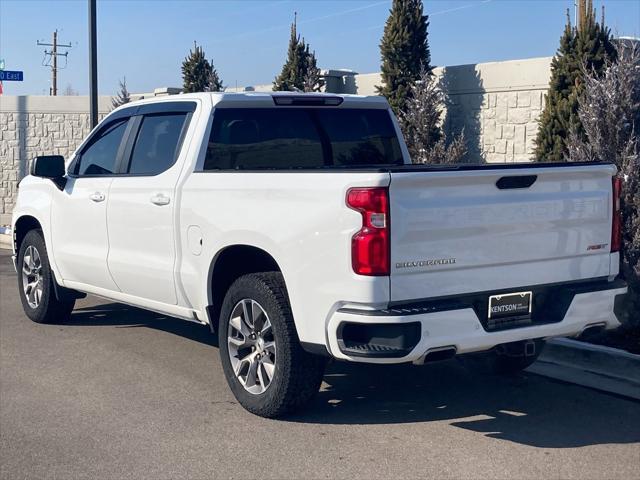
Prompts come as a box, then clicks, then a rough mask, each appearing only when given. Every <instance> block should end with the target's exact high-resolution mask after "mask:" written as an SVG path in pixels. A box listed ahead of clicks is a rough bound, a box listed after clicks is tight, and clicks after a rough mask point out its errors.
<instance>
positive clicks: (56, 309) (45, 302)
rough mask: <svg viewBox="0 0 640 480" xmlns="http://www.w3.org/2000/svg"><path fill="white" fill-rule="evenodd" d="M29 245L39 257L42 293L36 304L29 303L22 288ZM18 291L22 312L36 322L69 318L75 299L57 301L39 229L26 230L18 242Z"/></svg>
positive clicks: (57, 321)
mask: <svg viewBox="0 0 640 480" xmlns="http://www.w3.org/2000/svg"><path fill="white" fill-rule="evenodd" d="M29 247H32V248H35V250H37V252H38V255H39V258H40V269H39V271H40V282H41V286H42V295H41V296H40V299H39V303H38V304H37V306H35V307H34V306H32V305H30V304H29V300H28V299H27V295H26V293H25V291H24V288H23V276H24V275H25V273H24V272H23V264H24V256H25V252H26V251H27V249H28V248H29ZM17 267H18V268H17V270H18V291H19V294H20V300H21V302H22V308H23V309H24V313H25V314H26V315H27V317H29V318H30V319H31V320H33V321H34V322H36V323H62V322H64V321H66V320H68V319H69V316H70V315H71V311H72V310H73V306H74V304H75V299H70V300H65V301H59V300H58V299H57V298H56V294H55V290H54V285H53V282H55V279H54V276H53V273H52V272H51V267H50V265H49V257H48V256H47V247H46V246H45V243H44V237H43V236H42V231H41V230H31V231H29V232H27V234H26V236H25V237H24V240H23V241H22V243H21V244H20V250H19V252H18V262H17Z"/></svg>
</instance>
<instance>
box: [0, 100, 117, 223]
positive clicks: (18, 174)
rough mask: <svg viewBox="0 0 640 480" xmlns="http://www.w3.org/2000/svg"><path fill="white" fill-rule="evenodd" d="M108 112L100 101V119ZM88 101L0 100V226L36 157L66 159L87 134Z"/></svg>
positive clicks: (8, 219) (106, 104)
mask: <svg viewBox="0 0 640 480" xmlns="http://www.w3.org/2000/svg"><path fill="white" fill-rule="evenodd" d="M110 109H111V97H106V96H105V97H101V98H100V99H99V103H98V110H99V118H102V117H104V115H106V114H107V113H108V112H109V110H110ZM89 131H90V128H89V99H88V97H66V96H59V97H48V96H46V97H45V96H17V97H12V96H0V171H1V172H2V173H1V175H0V225H6V224H9V223H10V222H11V211H12V210H13V205H14V203H15V197H16V194H17V183H18V181H19V180H20V179H21V178H22V177H23V176H24V175H25V173H26V171H27V169H28V163H29V161H30V160H31V159H32V158H33V157H35V156H37V155H63V156H65V157H66V158H68V157H69V156H70V155H71V154H72V153H73V151H74V150H75V149H76V148H77V147H78V146H79V145H80V143H81V142H82V140H83V139H84V137H85V136H86V135H87V134H88V133H89Z"/></svg>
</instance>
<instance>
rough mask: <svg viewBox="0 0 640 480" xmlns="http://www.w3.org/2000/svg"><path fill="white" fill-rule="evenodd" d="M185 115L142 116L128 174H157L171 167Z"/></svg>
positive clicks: (176, 152) (178, 146)
mask: <svg viewBox="0 0 640 480" xmlns="http://www.w3.org/2000/svg"><path fill="white" fill-rule="evenodd" d="M186 118H187V113H184V112H180V113H169V114H158V115H145V116H144V118H143V119H142V123H141V125H140V129H139V130H138V136H137V138H136V142H135V146H134V147H133V152H132V153H131V161H130V163H129V173H130V174H135V175H157V174H158V173H162V172H164V171H165V170H167V169H168V168H169V167H171V166H172V165H173V164H174V162H175V161H176V158H177V156H178V152H179V150H180V140H181V138H182V130H183V127H184V124H185V120H186Z"/></svg>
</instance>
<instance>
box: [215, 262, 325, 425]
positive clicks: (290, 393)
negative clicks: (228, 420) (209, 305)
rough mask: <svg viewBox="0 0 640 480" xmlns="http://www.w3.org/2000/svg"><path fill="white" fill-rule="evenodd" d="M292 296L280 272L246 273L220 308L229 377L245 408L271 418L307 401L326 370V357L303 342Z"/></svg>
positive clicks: (221, 337) (221, 339)
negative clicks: (303, 344)
mask: <svg viewBox="0 0 640 480" xmlns="http://www.w3.org/2000/svg"><path fill="white" fill-rule="evenodd" d="M287 298H288V297H287V292H286V287H285V284H284V279H283V278H282V274H281V273H279V272H267V273H254V274H249V275H244V276H242V277H240V278H239V279H238V280H236V281H235V282H234V283H233V284H232V285H231V287H230V288H229V290H228V292H227V294H226V296H225V299H224V302H223V305H222V311H221V313H220V328H219V329H218V336H219V345H220V356H221V361H222V367H223V369H224V373H225V377H226V379H227V383H228V384H229V387H230V388H231V391H232V392H233V394H234V396H235V397H236V399H237V400H238V402H240V404H241V405H242V406H243V407H244V408H245V409H247V410H248V411H250V412H251V413H254V414H256V415H260V416H262V417H267V418H273V417H277V416H280V415H283V414H285V413H289V412H291V411H293V410H296V409H298V408H300V407H302V406H304V405H305V404H306V403H308V402H309V401H310V400H311V398H312V397H313V396H314V395H315V394H316V392H317V391H318V389H319V388H320V384H321V382H322V376H323V374H324V367H325V360H324V358H322V357H319V356H316V355H312V354H310V353H307V352H306V351H304V350H303V349H302V347H301V346H300V340H299V339H298V335H297V332H296V329H295V325H294V322H293V315H292V314H291V308H290V306H289V301H288V299H287Z"/></svg>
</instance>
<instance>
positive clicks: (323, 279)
mask: <svg viewBox="0 0 640 480" xmlns="http://www.w3.org/2000/svg"><path fill="white" fill-rule="evenodd" d="M388 183H389V174H388V173H376V172H367V173H356V172H273V171H272V172H204V173H194V174H192V175H191V176H190V177H189V178H188V179H187V180H186V181H185V184H184V186H183V187H182V188H183V189H182V200H181V211H180V222H181V229H180V231H181V240H180V243H181V244H182V245H183V246H184V248H183V250H184V255H183V256H182V259H181V264H180V266H179V269H180V271H181V278H182V284H183V287H184V289H185V292H186V294H187V297H188V298H190V299H194V300H195V302H196V303H197V304H198V305H194V307H197V309H199V310H204V307H205V306H206V305H208V304H211V301H212V295H215V294H216V292H210V291H208V290H207V285H208V284H209V279H208V275H209V268H210V266H211V264H212V261H213V260H214V259H215V257H216V255H217V254H218V253H219V252H220V251H222V250H223V249H224V248H226V247H228V246H232V245H251V246H254V247H257V248H260V249H262V250H264V251H266V252H267V253H269V254H270V255H271V256H272V257H273V258H274V259H275V260H276V262H277V263H278V265H279V266H280V268H281V270H282V273H283V275H284V279H285V282H286V284H287V290H288V293H289V299H290V302H291V307H292V311H293V314H294V317H295V321H296V327H297V330H298V335H299V336H300V339H301V340H302V341H306V342H312V343H322V344H324V343H325V324H326V322H327V321H328V318H329V317H330V315H331V314H332V313H333V312H334V311H335V310H336V309H338V308H340V307H341V306H343V305H344V304H345V303H350V304H351V303H353V304H358V303H363V304H371V303H377V304H380V305H384V304H386V303H387V302H388V301H389V278H388V277H363V276H358V275H356V274H355V273H354V272H353V270H352V267H351V237H352V236H353V235H354V233H355V232H357V231H358V230H359V229H360V227H361V222H362V218H361V215H360V214H359V213H358V212H356V211H354V210H351V209H349V208H348V207H347V206H346V204H345V196H346V192H347V190H348V189H349V188H351V187H356V186H386V185H388ZM193 226H196V227H198V228H199V229H200V230H201V231H202V237H203V245H202V252H201V253H200V254H199V255H194V254H193V252H190V251H189V250H188V248H189V247H188V245H189V239H188V234H187V232H188V230H189V228H190V227H193Z"/></svg>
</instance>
